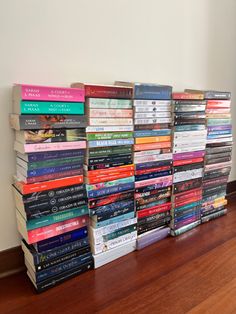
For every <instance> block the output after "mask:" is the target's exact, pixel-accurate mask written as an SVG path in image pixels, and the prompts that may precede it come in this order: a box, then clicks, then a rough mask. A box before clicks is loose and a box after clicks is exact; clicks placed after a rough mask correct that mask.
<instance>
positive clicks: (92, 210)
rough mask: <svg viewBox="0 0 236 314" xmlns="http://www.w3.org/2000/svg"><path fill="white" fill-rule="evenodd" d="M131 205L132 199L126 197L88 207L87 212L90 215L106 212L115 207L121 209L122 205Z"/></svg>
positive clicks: (113, 209) (132, 203)
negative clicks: (122, 199)
mask: <svg viewBox="0 0 236 314" xmlns="http://www.w3.org/2000/svg"><path fill="white" fill-rule="evenodd" d="M133 205H134V201H133V200H132V199H131V200H129V199H128V200H124V201H119V202H115V203H110V204H106V205H103V206H98V207H96V208H90V209H89V214H90V215H98V214H106V213H110V212H112V211H115V210H117V209H122V208H123V207H126V206H133Z"/></svg>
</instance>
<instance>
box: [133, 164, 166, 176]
mask: <svg viewBox="0 0 236 314" xmlns="http://www.w3.org/2000/svg"><path fill="white" fill-rule="evenodd" d="M170 169H171V167H170V166H163V167H158V168H151V169H143V170H136V171H135V174H136V175H137V176H138V175H141V174H148V173H150V172H157V171H167V170H170Z"/></svg>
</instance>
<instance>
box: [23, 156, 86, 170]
mask: <svg viewBox="0 0 236 314" xmlns="http://www.w3.org/2000/svg"><path fill="white" fill-rule="evenodd" d="M83 161H84V157H83V156H82V157H75V158H63V159H53V160H47V161H36V162H32V163H28V170H34V169H40V168H50V167H56V166H62V165H68V164H75V163H80V162H83Z"/></svg>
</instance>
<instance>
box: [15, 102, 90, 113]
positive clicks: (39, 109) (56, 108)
mask: <svg viewBox="0 0 236 314" xmlns="http://www.w3.org/2000/svg"><path fill="white" fill-rule="evenodd" d="M20 114H84V103H83V102H58V101H24V100H21V102H20Z"/></svg>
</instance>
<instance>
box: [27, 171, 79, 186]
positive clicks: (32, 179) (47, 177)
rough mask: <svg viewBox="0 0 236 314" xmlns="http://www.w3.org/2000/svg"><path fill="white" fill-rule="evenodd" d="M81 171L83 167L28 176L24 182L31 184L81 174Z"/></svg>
mask: <svg viewBox="0 0 236 314" xmlns="http://www.w3.org/2000/svg"><path fill="white" fill-rule="evenodd" d="M82 173H83V169H76V170H70V171H63V172H58V173H52V174H46V175H43V176H37V177H29V178H26V182H25V183H27V184H32V183H37V182H41V181H50V180H56V179H61V178H66V177H72V176H78V175H82Z"/></svg>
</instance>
